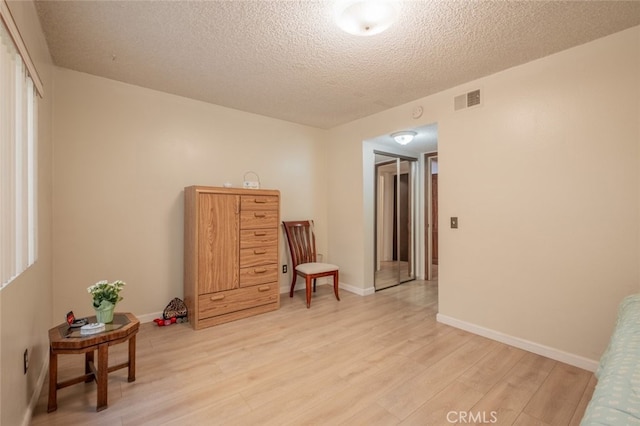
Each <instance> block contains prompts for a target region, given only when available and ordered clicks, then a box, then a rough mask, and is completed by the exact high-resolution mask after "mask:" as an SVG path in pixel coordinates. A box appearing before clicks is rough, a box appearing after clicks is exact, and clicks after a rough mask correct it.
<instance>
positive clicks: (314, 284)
mask: <svg viewBox="0 0 640 426" xmlns="http://www.w3.org/2000/svg"><path fill="white" fill-rule="evenodd" d="M313 292H314V293H315V292H316V279H315V278H314V279H313Z"/></svg>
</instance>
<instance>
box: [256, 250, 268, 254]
mask: <svg viewBox="0 0 640 426" xmlns="http://www.w3.org/2000/svg"><path fill="white" fill-rule="evenodd" d="M266 253H267V251H266V250H254V251H253V254H266Z"/></svg>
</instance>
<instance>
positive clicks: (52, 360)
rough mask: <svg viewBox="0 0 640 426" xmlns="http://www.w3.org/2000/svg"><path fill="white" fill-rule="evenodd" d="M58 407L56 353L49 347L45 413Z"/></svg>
mask: <svg viewBox="0 0 640 426" xmlns="http://www.w3.org/2000/svg"><path fill="white" fill-rule="evenodd" d="M57 409H58V354H55V353H54V352H53V349H52V348H51V347H50V348H49V404H48V406H47V413H50V412H52V411H56V410H57Z"/></svg>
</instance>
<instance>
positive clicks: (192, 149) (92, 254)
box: [53, 68, 331, 316]
mask: <svg viewBox="0 0 640 426" xmlns="http://www.w3.org/2000/svg"><path fill="white" fill-rule="evenodd" d="M54 78H55V85H56V96H55V109H54V111H55V116H54V121H55V130H54V142H55V149H54V209H53V230H54V288H55V294H54V300H53V311H54V314H55V315H57V316H60V315H61V314H63V313H65V312H67V311H69V310H73V311H74V312H75V313H77V314H78V315H81V316H82V315H89V314H92V307H91V300H90V298H89V296H88V294H87V291H86V288H87V287H88V286H89V285H92V284H94V283H95V282H97V281H99V280H102V279H106V280H116V279H121V280H123V281H125V282H126V283H127V286H126V287H125V289H124V291H123V293H122V295H123V297H124V300H123V301H122V302H120V303H119V304H118V309H119V310H123V311H130V312H133V313H134V314H136V315H139V316H142V315H149V314H154V313H159V312H161V311H162V309H164V307H165V306H166V304H167V303H168V302H169V301H170V300H171V299H172V298H174V297H183V286H182V281H183V226H184V225H183V203H184V201H183V190H184V187H186V186H190V185H207V186H221V185H222V184H223V183H225V182H229V183H231V184H233V186H235V187H240V186H242V182H243V180H244V175H245V173H246V172H247V171H254V172H256V173H257V174H258V176H259V180H260V184H261V187H262V188H270V189H278V190H280V193H281V211H280V212H281V220H296V219H303V218H313V219H315V221H316V228H317V229H318V230H320V231H319V232H318V242H317V244H318V247H319V250H320V251H321V252H322V253H324V254H325V255H327V258H329V259H330V258H331V253H328V251H327V242H326V238H327V237H326V232H323V231H321V230H322V229H323V228H326V227H327V217H326V213H325V212H326V210H327V207H326V200H325V198H326V184H325V181H324V175H325V174H326V173H327V168H326V155H325V150H324V147H323V141H324V137H325V133H326V131H324V130H319V129H315V128H311V127H308V126H302V125H297V124H293V123H289V122H285V121H281V120H276V119H272V118H267V117H264V116H259V115H255V114H249V113H244V112H241V111H237V110H233V109H229V108H224V107H220V106H216V105H211V104H207V103H204V102H200V101H195V100H191V99H187V98H182V97H179V96H175V95H170V94H167V93H161V92H157V91H153V90H149V89H145V88H142V87H138V86H133V85H128V84H124V83H120V82H117V81H113V80H109V79H105V78H100V77H95V76H92V75H88V74H84V73H80V72H76V71H71V70H68V69H63V68H56V71H55V74H54ZM281 236H282V235H281ZM280 254H281V261H282V262H281V263H286V262H287V260H288V249H287V247H286V242H285V241H284V238H281V245H280ZM289 274H291V272H289ZM289 274H280V284H281V288H286V287H287V286H288V283H289V280H290V275H289Z"/></svg>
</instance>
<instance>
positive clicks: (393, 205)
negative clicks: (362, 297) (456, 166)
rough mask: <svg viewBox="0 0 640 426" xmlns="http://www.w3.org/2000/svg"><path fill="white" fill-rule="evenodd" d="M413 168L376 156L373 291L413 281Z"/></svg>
mask: <svg viewBox="0 0 640 426" xmlns="http://www.w3.org/2000/svg"><path fill="white" fill-rule="evenodd" d="M415 165H416V162H415V159H408V158H401V157H397V156H393V155H392V154H383V153H376V215H375V216H376V228H375V234H376V235H375V241H376V250H375V253H376V260H375V265H376V270H375V274H374V277H375V278H374V279H375V282H374V287H375V289H376V290H381V289H383V288H387V287H391V286H394V285H398V284H401V283H403V282H406V281H411V280H414V279H415V249H414V247H415V235H414V233H415V226H414V214H413V212H414V201H413V198H414V197H413V193H414V181H415V179H414V176H415Z"/></svg>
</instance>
